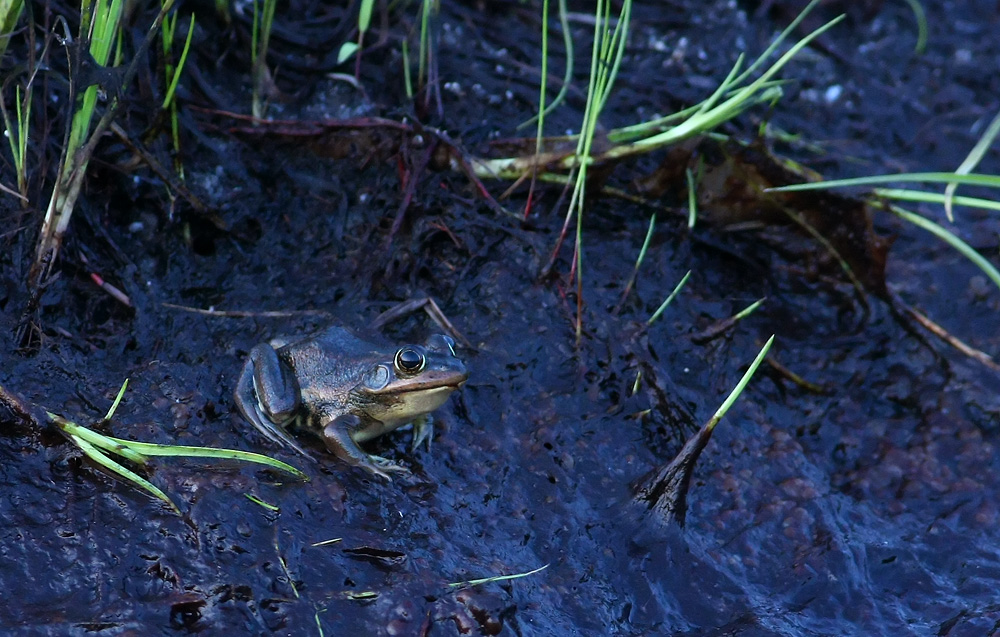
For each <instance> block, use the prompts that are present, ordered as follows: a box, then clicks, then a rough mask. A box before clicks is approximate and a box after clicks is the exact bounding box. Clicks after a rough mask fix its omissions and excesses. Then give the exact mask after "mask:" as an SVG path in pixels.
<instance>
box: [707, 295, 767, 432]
mask: <svg viewBox="0 0 1000 637" xmlns="http://www.w3.org/2000/svg"><path fill="white" fill-rule="evenodd" d="M758 303H759V302H758ZM748 309H749V308H748ZM773 344H774V335H773V334H772V335H771V338H769V339H767V342H766V343H764V347H762V348H761V350H760V353H758V354H757V358H755V359H753V362H752V363H750V367H749V368H748V369H747V371H746V373H745V374H743V378H741V379H740V382H738V383H736V387H733V391H731V392H729V396H728V397H726V400H725V401H723V403H722V404H721V405H719V408H718V409H716V410H715V413H714V414H712V417H711V418H710V419H709V421H708V425H707V428H708V429H709V430H711V429H714V428H715V425H717V424H718V422H719V421H720V420H722V418H723V416H725V415H726V412H727V411H729V408H730V407H732V406H733V403H735V402H736V399H737V398H739V397H740V394H742V393H743V390H744V389H745V388H746V386H747V383H749V382H750V379H751V378H753V375H754V374H755V373H756V372H757V368H758V367H760V364H761V363H762V362H764V357H765V356H767V353H768V352H769V351H771V345H773Z"/></svg>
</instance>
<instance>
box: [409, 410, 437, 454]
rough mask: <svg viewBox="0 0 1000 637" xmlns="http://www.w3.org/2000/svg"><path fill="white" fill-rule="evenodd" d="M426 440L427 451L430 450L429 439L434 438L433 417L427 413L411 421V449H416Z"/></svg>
mask: <svg viewBox="0 0 1000 637" xmlns="http://www.w3.org/2000/svg"><path fill="white" fill-rule="evenodd" d="M425 440H426V441H427V453H430V451H431V441H432V440H434V419H433V418H432V417H431V416H430V414H427V415H425V416H420V417H419V418H417V419H416V420H414V421H413V447H412V449H413V451H416V450H417V449H418V448H419V447H420V445H422V444H423V442H424V441H425Z"/></svg>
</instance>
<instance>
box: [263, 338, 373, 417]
mask: <svg viewBox="0 0 1000 637" xmlns="http://www.w3.org/2000/svg"><path fill="white" fill-rule="evenodd" d="M278 356H279V358H281V360H282V361H283V362H284V363H286V364H287V365H288V366H289V367H291V368H292V371H293V372H294V374H295V376H296V377H297V378H298V379H299V389H300V390H301V393H302V399H303V403H304V404H305V405H310V404H312V405H314V406H315V405H317V404H318V403H326V404H333V405H344V404H346V403H347V397H348V395H349V393H350V391H351V390H352V389H353V388H354V387H355V386H357V384H358V383H359V382H360V381H361V378H362V376H363V375H364V373H365V372H366V371H368V370H369V369H370V368H371V366H372V365H373V364H374V362H375V361H377V360H378V359H379V351H378V347H377V346H376V345H374V344H372V343H369V342H367V341H363V340H361V339H360V338H358V337H357V336H355V335H354V334H352V333H351V332H350V331H348V330H346V329H344V328H343V327H330V328H327V329H325V330H323V331H322V332H320V333H318V334H315V335H313V336H310V337H308V338H305V339H303V340H300V341H296V342H294V343H289V344H288V345H285V346H284V347H282V348H280V349H279V350H278Z"/></svg>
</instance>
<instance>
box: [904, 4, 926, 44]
mask: <svg viewBox="0 0 1000 637" xmlns="http://www.w3.org/2000/svg"><path fill="white" fill-rule="evenodd" d="M906 4H908V5H910V11H913V17H914V18H915V19H916V20H917V43H916V44H915V45H914V46H913V52H914V53H916V54H917V55H923V54H924V51H926V50H927V14H926V13H925V12H924V8H923V7H922V6H921V5H920V1H919V0H906Z"/></svg>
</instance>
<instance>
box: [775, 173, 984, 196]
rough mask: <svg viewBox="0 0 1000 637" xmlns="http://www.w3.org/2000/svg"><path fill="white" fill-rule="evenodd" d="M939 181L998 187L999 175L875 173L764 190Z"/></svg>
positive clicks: (797, 190)
mask: <svg viewBox="0 0 1000 637" xmlns="http://www.w3.org/2000/svg"><path fill="white" fill-rule="evenodd" d="M911 182H915V183H940V184H965V185H968V186H985V187H987V188H1000V176H997V175H980V174H977V173H970V174H968V175H958V174H955V173H902V174H899V175H875V176H871V177H854V178H852V179H833V180H830V181H812V182H809V183H806V184H792V185H790V186H780V187H778V188H768V189H766V190H765V191H764V192H801V191H804V190H824V189H827V188H850V187H854V186H875V185H878V184H891V183H911Z"/></svg>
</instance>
